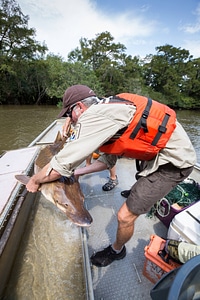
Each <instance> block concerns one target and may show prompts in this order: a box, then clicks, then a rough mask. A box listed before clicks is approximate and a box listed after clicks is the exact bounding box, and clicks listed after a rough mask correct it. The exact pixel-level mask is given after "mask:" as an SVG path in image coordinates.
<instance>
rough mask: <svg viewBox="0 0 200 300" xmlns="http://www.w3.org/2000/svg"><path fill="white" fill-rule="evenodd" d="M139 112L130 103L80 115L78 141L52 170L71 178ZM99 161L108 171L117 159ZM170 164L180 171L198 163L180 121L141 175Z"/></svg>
mask: <svg viewBox="0 0 200 300" xmlns="http://www.w3.org/2000/svg"><path fill="white" fill-rule="evenodd" d="M135 111H136V107H135V106H134V105H127V104H95V105H92V106H90V107H89V108H88V109H87V110H86V111H85V112H84V113H83V114H82V115H81V116H80V118H79V120H78V123H77V124H76V126H75V128H74V134H73V135H72V136H73V137H74V138H72V140H71V141H69V142H67V143H66V145H65V147H64V148H63V149H62V150H61V151H60V152H59V153H58V154H57V155H56V156H54V157H53V158H52V160H51V162H50V164H51V167H52V168H53V169H55V170H56V171H58V172H59V173H60V174H61V175H63V176H66V177H70V176H71V175H72V174H73V172H74V170H75V169H76V168H77V167H78V166H79V165H80V164H81V163H82V162H83V161H84V160H85V159H86V158H87V157H88V156H89V155H90V154H91V153H92V152H94V151H95V150H96V149H98V148H99V147H100V146H101V145H103V144H104V143H105V142H106V141H108V140H109V139H110V138H111V137H112V136H113V135H114V134H115V133H116V132H117V131H118V130H120V129H122V128H124V127H125V126H127V125H129V123H130V122H131V120H132V118H133V116H134V114H135ZM99 160H101V161H103V162H104V163H105V164H106V165H107V167H108V168H112V167H113V166H114V165H115V163H116V161H117V157H116V156H115V155H107V154H103V155H102V156H100V158H99ZM169 162H171V163H172V164H173V165H174V166H176V167H179V168H187V167H191V166H193V165H194V164H195V163H196V153H195V150H194V148H193V146H192V144H191V142H190V140H189V138H188V136H187V134H186V132H185V131H184V129H183V127H182V126H181V125H180V124H179V123H178V122H177V127H176V129H175V130H174V132H173V134H172V136H171V138H170V140H169V141H168V143H167V145H166V147H165V148H164V149H162V150H161V151H160V152H159V153H158V154H157V156H156V157H155V158H154V159H153V160H151V161H148V162H147V167H146V168H145V170H144V171H143V172H142V173H141V175H143V176H146V175H148V174H150V173H153V172H154V171H156V170H157V169H158V167H159V166H160V165H163V164H167V163H169Z"/></svg>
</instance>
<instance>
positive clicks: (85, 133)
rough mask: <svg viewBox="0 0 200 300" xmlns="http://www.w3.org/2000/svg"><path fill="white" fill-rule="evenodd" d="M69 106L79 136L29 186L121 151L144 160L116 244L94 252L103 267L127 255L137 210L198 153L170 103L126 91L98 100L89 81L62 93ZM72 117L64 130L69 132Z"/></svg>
mask: <svg viewBox="0 0 200 300" xmlns="http://www.w3.org/2000/svg"><path fill="white" fill-rule="evenodd" d="M65 112H67V113H68V114H69V115H70V117H71V120H72V122H73V124H74V126H75V127H74V128H75V130H76V133H77V134H76V140H74V141H73V143H67V145H66V146H65V147H64V148H63V149H62V150H61V151H60V152H59V153H58V154H57V155H56V156H54V157H53V158H52V160H51V162H50V163H49V164H48V165H47V166H45V167H44V168H43V169H42V170H41V171H40V172H39V173H37V174H36V175H34V176H33V177H31V179H30V180H29V182H28V184H27V185H26V187H27V190H28V191H30V192H35V191H37V190H38V188H39V186H40V184H41V183H43V182H49V181H53V180H55V179H58V178H59V177H60V176H61V175H63V176H66V177H70V176H71V175H72V174H74V175H75V176H81V175H84V174H89V173H93V172H97V171H101V170H105V169H110V168H112V167H113V166H114V165H115V164H116V161H117V157H118V156H125V157H131V158H136V159H137V160H142V161H145V168H144V169H143V170H142V171H141V172H140V173H139V176H138V180H137V181H136V183H134V184H133V186H132V188H131V192H130V195H129V196H128V198H127V200H126V202H125V203H124V204H123V205H122V206H121V208H120V209H119V211H118V214H117V219H118V228H117V232H116V238H115V240H114V242H113V243H112V244H110V245H109V246H108V247H107V248H105V249H104V250H102V251H99V252H96V253H95V254H93V255H92V256H91V262H92V263H93V264H94V265H96V266H98V267H103V266H107V265H109V264H110V263H112V262H113V261H114V260H119V259H122V258H124V257H125V255H126V246H125V244H126V243H127V242H128V241H129V239H130V238H131V237H132V235H133V233H134V223H135V221H136V219H137V218H138V217H139V215H141V214H144V213H146V212H148V211H149V209H150V208H151V207H152V205H154V204H155V203H156V202H157V201H158V200H160V199H161V198H163V197H164V196H165V195H166V194H167V193H169V192H170V190H172V188H174V186H176V185H177V184H178V183H179V182H181V181H182V180H183V179H184V178H186V177H187V176H188V175H189V174H190V173H191V172H192V169H193V166H194V164H195V163H196V153H195V151H194V148H193V146H192V144H191V142H190V140H189V138H188V136H187V134H186V132H185V131H184V129H183V127H182V126H181V125H180V123H179V122H178V121H177V120H176V114H175V112H174V111H173V110H171V109H170V108H169V107H167V106H165V105H163V104H161V103H159V102H157V101H155V100H151V99H148V98H146V97H143V96H140V95H135V94H130V93H123V94H118V95H117V96H113V97H108V98H106V99H103V100H101V101H99V99H98V97H96V95H95V93H94V92H93V91H92V90H91V89H90V88H89V87H87V86H83V85H74V86H71V87H69V88H68V89H67V90H66V92H65V95H64V101H63V109H62V111H61V115H62V114H63V113H65ZM68 127H69V119H68V118H67V119H66V123H65V126H64V130H65V131H66V132H67V131H68ZM96 149H100V151H102V152H104V153H103V154H102V155H101V156H100V157H99V158H98V159H97V160H96V161H95V162H94V163H92V164H91V165H89V166H87V167H84V168H78V166H79V165H80V163H81V162H83V161H84V160H85V159H86V158H87V157H88V156H89V155H90V154H91V153H92V152H93V151H95V150H96Z"/></svg>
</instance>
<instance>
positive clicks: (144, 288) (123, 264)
mask: <svg viewBox="0 0 200 300" xmlns="http://www.w3.org/2000/svg"><path fill="white" fill-rule="evenodd" d="M135 172H136V170H135V161H134V160H131V159H125V158H121V159H119V160H118V162H117V176H118V179H119V184H118V185H117V186H116V187H115V188H114V189H113V190H111V191H109V192H104V191H103V190H102V185H103V184H105V183H106V182H107V180H108V177H109V172H108V171H103V172H99V173H93V174H90V175H85V176H82V177H81V179H80V183H81V188H82V191H83V193H84V195H85V201H86V207H87V208H88V210H89V211H90V213H91V215H92V217H93V223H92V225H91V227H89V228H88V229H87V238H88V239H87V243H88V252H89V256H91V255H92V253H93V252H94V251H99V250H102V249H103V248H105V247H107V246H108V245H109V244H110V243H112V242H113V241H114V240H115V234H116V228H117V217H116V214H117V211H118V210H119V208H120V206H121V205H122V204H123V202H124V201H125V198H123V197H122V196H121V194H120V192H121V191H122V190H125V189H129V188H130V187H131V186H132V184H133V183H134V182H135ZM151 234H157V235H159V236H161V237H164V238H165V237H166V235H167V228H166V227H165V226H164V225H163V224H162V223H161V222H160V221H159V220H158V219H157V218H151V219H149V218H147V217H146V215H141V216H140V217H139V218H138V219H137V221H136V224H135V232H134V235H133V237H132V238H131V240H130V241H129V242H128V243H127V244H126V248H127V255H126V257H125V258H124V259H122V260H119V261H114V262H113V263H112V264H111V265H109V266H107V267H103V268H98V267H96V266H92V265H91V278H92V285H93V290H94V299H95V300H103V299H104V300H114V299H115V300H122V299H123V300H129V299H137V300H140V299H144V300H148V299H151V297H150V290H151V288H152V287H153V284H152V283H151V282H150V281H149V280H148V279H147V278H146V277H145V276H143V274H142V271H143V266H144V261H145V256H144V248H145V246H146V245H148V244H149V241H150V236H151Z"/></svg>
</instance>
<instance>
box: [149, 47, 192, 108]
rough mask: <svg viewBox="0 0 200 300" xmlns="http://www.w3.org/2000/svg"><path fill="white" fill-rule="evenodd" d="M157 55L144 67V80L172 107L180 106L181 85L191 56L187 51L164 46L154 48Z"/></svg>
mask: <svg viewBox="0 0 200 300" xmlns="http://www.w3.org/2000/svg"><path fill="white" fill-rule="evenodd" d="M156 50H157V54H156V55H153V56H152V57H151V60H150V62H148V63H146V64H145V65H144V78H145V82H146V84H147V85H148V86H150V87H151V88H152V89H153V90H154V91H156V92H159V93H162V94H163V95H165V96H167V97H168V98H169V99H170V100H169V101H170V103H169V104H171V105H172V106H175V107H176V106H179V105H180V104H181V99H182V94H183V83H184V82H185V78H186V77H187V71H188V63H189V62H190V61H191V60H192V56H191V55H190V54H189V51H188V50H185V49H180V48H176V47H173V46H171V45H165V46H160V47H156Z"/></svg>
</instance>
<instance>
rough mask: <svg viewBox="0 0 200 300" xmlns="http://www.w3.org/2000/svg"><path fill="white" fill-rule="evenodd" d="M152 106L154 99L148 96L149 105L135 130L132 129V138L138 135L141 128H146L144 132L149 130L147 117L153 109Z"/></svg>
mask: <svg viewBox="0 0 200 300" xmlns="http://www.w3.org/2000/svg"><path fill="white" fill-rule="evenodd" d="M151 106H152V99H151V98H148V101H147V105H146V107H145V109H144V111H143V113H142V116H141V118H140V120H139V122H138V124H137V126H136V127H135V128H134V130H133V131H132V133H131V135H130V137H129V138H130V139H132V140H133V139H134V138H135V137H136V135H137V134H138V131H139V130H140V128H142V129H143V130H144V132H148V128H147V118H148V116H149V111H150V109H151Z"/></svg>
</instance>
